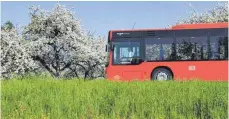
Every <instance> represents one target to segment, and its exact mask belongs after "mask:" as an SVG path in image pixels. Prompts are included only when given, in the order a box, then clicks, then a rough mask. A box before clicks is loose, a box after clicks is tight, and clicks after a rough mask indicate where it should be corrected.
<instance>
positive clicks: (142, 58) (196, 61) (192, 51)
mask: <svg viewBox="0 0 229 119" xmlns="http://www.w3.org/2000/svg"><path fill="white" fill-rule="evenodd" d="M185 26H187V27H185ZM108 46H109V48H108V49H109V50H107V51H108V56H109V58H108V62H109V63H108V65H107V66H106V75H107V78H108V80H122V81H132V80H139V81H143V80H192V79H197V80H206V81H228V23H214V24H192V25H180V26H176V27H173V28H171V29H157V30H154V29H146V30H138V29H136V30H115V31H110V32H109V37H108Z"/></svg>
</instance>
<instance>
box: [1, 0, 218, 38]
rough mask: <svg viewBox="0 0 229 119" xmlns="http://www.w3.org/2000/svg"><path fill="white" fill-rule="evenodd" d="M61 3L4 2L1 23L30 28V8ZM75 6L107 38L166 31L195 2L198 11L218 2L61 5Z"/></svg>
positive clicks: (84, 21) (84, 20)
mask: <svg viewBox="0 0 229 119" xmlns="http://www.w3.org/2000/svg"><path fill="white" fill-rule="evenodd" d="M56 3H57V2H54V1H50V2H48V1H42V2H38V1H33V2H29V1H24V2H1V5H2V6H1V22H2V23H4V22H6V21H7V20H10V21H12V22H13V23H14V24H16V23H18V22H19V23H20V25H26V24H28V23H29V22H30V18H29V15H28V7H29V6H30V5H40V7H41V8H43V9H48V10H51V9H52V8H53V7H54V6H55V4H56ZM60 3H61V4H64V5H70V6H72V7H75V12H76V16H77V17H78V18H79V19H81V20H82V25H83V26H84V28H85V29H87V30H91V31H95V30H96V32H97V34H98V35H102V36H107V33H108V31H109V30H111V29H131V28H132V27H133V25H134V23H135V22H136V25H135V28H165V27H167V25H168V24H171V25H172V24H174V23H175V21H177V20H178V19H179V18H180V16H182V17H186V16H187V15H188V11H190V10H191V9H190V7H189V5H188V4H189V3H191V4H192V5H193V6H194V7H195V8H196V10H197V11H198V12H203V11H205V10H207V9H209V8H212V7H213V6H214V5H216V4H217V2H207V1H204V2H190V1H189V2H185V1H184V2H163V1H160V2H159V1H158V2H157V1H148V2H140V1H139V2H137V1H136V2H118V1H116V2H112V1H101V2H80V1H71V2H63V1H61V2H60Z"/></svg>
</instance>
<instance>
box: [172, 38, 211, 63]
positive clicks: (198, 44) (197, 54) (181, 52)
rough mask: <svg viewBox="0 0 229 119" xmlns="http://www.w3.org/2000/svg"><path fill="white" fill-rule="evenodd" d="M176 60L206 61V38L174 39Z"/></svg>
mask: <svg viewBox="0 0 229 119" xmlns="http://www.w3.org/2000/svg"><path fill="white" fill-rule="evenodd" d="M176 43H177V45H176V52H177V60H205V59H208V45H207V36H204V37H176Z"/></svg>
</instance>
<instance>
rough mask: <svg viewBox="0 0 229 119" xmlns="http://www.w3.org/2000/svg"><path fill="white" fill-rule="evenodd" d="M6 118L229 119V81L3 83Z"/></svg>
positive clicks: (33, 79) (30, 80)
mask: <svg viewBox="0 0 229 119" xmlns="http://www.w3.org/2000/svg"><path fill="white" fill-rule="evenodd" d="M1 86H2V87H1V91H2V95H1V103H2V105H1V106H2V107H1V109H2V114H1V116H2V119H8V118H10V119H11V118H13V119H19V118H22V119H41V118H52V119H63V118H64V119H145V118H152V119H193V118H198V119H199V118H205V119H227V118H228V83H227V82H200V81H189V82H176V81H166V82H157V81H145V82H137V81H135V82H129V83H128V82H110V81H106V80H92V81H84V80H54V79H52V78H49V77H42V76H41V77H27V78H24V79H23V80H18V79H13V80H4V81H2V82H1Z"/></svg>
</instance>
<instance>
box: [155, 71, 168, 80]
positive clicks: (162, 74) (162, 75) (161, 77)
mask: <svg viewBox="0 0 229 119" xmlns="http://www.w3.org/2000/svg"><path fill="white" fill-rule="evenodd" d="M157 80H168V75H167V74H166V73H165V72H159V73H158V74H157Z"/></svg>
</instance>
